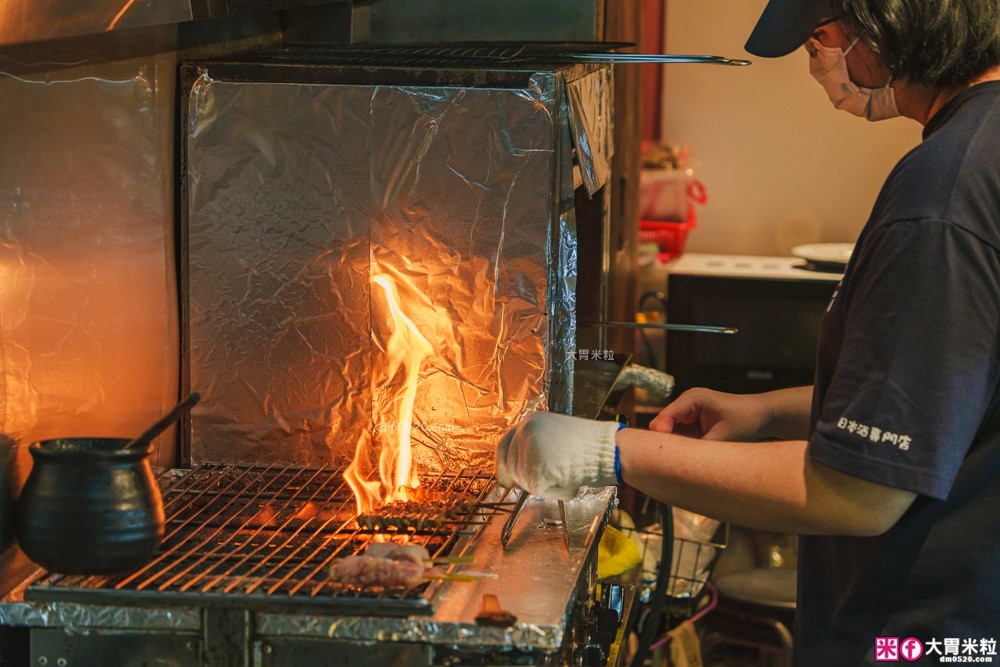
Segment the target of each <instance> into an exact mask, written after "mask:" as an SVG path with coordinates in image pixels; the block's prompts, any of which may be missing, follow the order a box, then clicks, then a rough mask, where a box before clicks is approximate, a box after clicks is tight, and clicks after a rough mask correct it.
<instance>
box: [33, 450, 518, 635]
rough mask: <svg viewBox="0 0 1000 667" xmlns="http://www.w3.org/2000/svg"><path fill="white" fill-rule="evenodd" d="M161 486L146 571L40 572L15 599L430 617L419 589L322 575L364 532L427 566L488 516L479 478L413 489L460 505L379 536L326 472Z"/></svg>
mask: <svg viewBox="0 0 1000 667" xmlns="http://www.w3.org/2000/svg"><path fill="white" fill-rule="evenodd" d="M161 484H162V485H163V500H164V509H165V511H166V516H167V524H166V533H165V536H164V540H163V543H162V545H161V547H160V549H159V551H158V552H157V554H156V556H155V557H154V558H153V560H152V561H151V562H150V563H149V564H147V565H146V566H145V567H143V568H142V569H140V570H138V571H136V572H133V573H131V574H127V575H120V576H114V577H96V576H91V577H85V576H70V575H59V574H49V575H47V576H46V577H44V578H43V579H41V580H39V581H38V582H36V583H35V584H34V585H32V586H31V587H29V589H28V590H27V591H26V594H25V596H26V598H28V599H33V600H49V601H56V600H61V601H77V602H91V603H102V604H103V603H122V604H127V603H142V604H155V605H162V604H182V605H187V606H206V605H207V606H237V607H241V608H254V609H265V610H271V611H293V610H294V611H307V610H309V611H317V612H320V611H321V612H329V613H337V614H340V613H352V614H378V615H393V614H414V613H426V614H430V613H433V608H432V606H431V604H430V602H429V599H430V593H431V591H432V589H433V588H434V586H433V584H432V583H430V582H425V583H423V584H421V585H420V586H418V587H416V588H413V589H406V590H388V589H386V590H378V589H363V588H360V587H354V586H348V585H343V584H336V583H333V582H331V581H330V580H329V578H328V575H327V570H328V567H329V565H330V563H331V562H332V561H333V560H334V559H336V558H340V557H344V556H348V555H352V554H356V553H360V552H362V551H364V549H365V548H366V547H367V545H368V543H369V542H370V541H371V540H372V539H373V534H374V533H375V532H379V534H380V535H382V536H388V537H397V536H399V535H401V534H405V535H406V538H407V540H408V541H410V542H412V543H415V544H420V545H422V546H424V547H425V548H426V549H427V550H428V552H430V554H431V556H432V557H434V558H440V557H443V556H461V555H463V554H464V552H465V551H467V550H468V548H469V546H470V545H471V543H472V539H473V538H474V537H475V535H477V534H478V533H479V531H480V530H481V529H482V526H483V525H484V524H485V522H486V521H487V520H488V519H489V517H490V516H492V515H493V514H495V513H497V512H498V511H499V506H498V505H497V504H496V503H489V502H487V500H488V497H489V494H490V492H491V491H492V490H493V489H494V487H495V481H494V478H493V476H492V474H487V473H480V472H466V471H461V472H457V473H447V474H441V475H440V476H438V477H435V478H432V479H425V480H423V486H422V489H424V490H425V493H426V494H427V495H433V496H434V497H437V498H448V499H459V500H462V501H463V505H462V507H463V510H462V511H461V514H460V515H458V516H455V515H453V514H451V515H449V517H444V516H442V517H439V518H437V519H436V520H435V521H432V522H428V523H429V525H428V527H421V528H420V529H414V528H409V529H406V530H400V529H397V528H390V529H388V531H389V532H385V531H376V530H372V529H364V528H361V527H359V525H358V523H357V521H355V513H356V506H355V500H354V495H353V493H352V492H351V490H350V487H348V486H347V485H346V483H345V482H344V479H343V470H342V469H338V468H332V467H303V466H285V467H279V466H277V465H270V466H262V465H221V464H205V465H203V466H201V467H199V468H197V469H194V470H184V471H180V470H174V471H170V472H169V473H167V475H166V476H165V479H162V480H161Z"/></svg>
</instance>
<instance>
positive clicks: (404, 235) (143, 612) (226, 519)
mask: <svg viewBox="0 0 1000 667" xmlns="http://www.w3.org/2000/svg"><path fill="white" fill-rule="evenodd" d="M180 88H181V94H182V98H183V100H184V102H185V104H184V105H183V106H184V118H183V122H182V124H181V126H180V127H181V128H182V135H183V136H182V141H181V146H182V150H181V157H182V163H181V165H180V167H181V169H180V171H181V173H182V175H183V182H182V184H181V186H180V189H181V195H182V196H181V200H182V206H181V210H180V213H179V217H180V225H179V229H180V253H181V257H180V262H179V265H180V271H179V284H180V289H179V293H180V304H179V306H180V308H179V310H180V312H181V322H180V325H181V333H182V335H181V336H180V338H181V342H180V347H181V349H180V354H179V357H180V359H179V362H180V363H179V365H180V373H181V375H182V381H181V384H182V389H184V390H188V389H197V390H198V391H199V392H201V394H202V397H203V398H202V401H201V403H199V405H198V406H197V409H196V410H195V411H193V412H192V414H191V417H190V421H189V422H187V423H186V424H185V425H184V428H183V429H181V431H182V433H181V448H180V457H179V458H180V461H179V462H180V464H181V465H182V466H183V467H180V468H177V469H170V470H168V471H167V473H166V474H165V475H163V476H162V477H161V484H162V487H163V497H164V501H165V509H166V511H167V528H166V530H167V533H166V536H165V539H164V542H163V544H162V546H161V549H160V551H159V552H158V553H157V555H156V556H155V557H154V559H153V560H152V562H150V563H149V564H148V565H146V566H145V567H143V568H141V569H140V570H138V571H136V572H133V573H128V574H125V575H120V576H114V577H80V576H72V577H71V576H63V575H59V574H55V573H48V574H45V575H44V576H43V577H42V578H41V579H39V580H37V581H34V582H32V583H31V584H30V585H29V586H28V587H27V589H26V590H25V592H24V598H25V600H26V601H27V602H28V603H29V605H28V606H27V607H20V606H19V607H16V608H15V609H13V610H8V609H6V608H0V614H8V613H17V614H23V615H24V616H22V617H21V618H20V619H19V621H18V622H19V623H20V624H24V625H36V626H40V627H41V628H42V629H40V630H38V631H37V632H35V631H34V630H33V632H35V635H36V636H33V639H32V643H33V644H36V643H37V645H38V646H39V647H42V648H40V649H39V650H40V651H46V652H47V653H51V654H52V655H55V651H57V650H58V651H62V652H65V653H67V654H74V653H73V652H74V651H75V652H76V653H75V654H74V655H77V656H78V657H80V658H81V664H88V662H87V660H88V657H93V656H98V655H103V653H102V651H104V650H105V649H106V647H107V646H115V644H114V642H119V643H120V642H122V641H124V640H123V639H122V638H123V637H128V636H137V637H139V640H137V641H141V642H145V643H146V644H149V643H150V642H154V641H159V642H161V643H160V644H159V647H160V648H161V649H162V648H164V646H166V647H167V649H168V650H167V651H166V652H167V653H169V654H170V655H171V657H172V658H173V659H174V660H175V662H176V664H179V665H188V664H198V665H201V664H212V665H216V664H218V665H222V664H226V665H229V664H250V662H251V660H253V661H255V662H254V663H253V664H258V663H259V664H265V665H296V666H297V665H299V664H307V663H306V662H305V658H303V656H308V658H309V659H311V660H312V661H313V662H312V663H311V664H334V663H335V662H336V661H337V660H338V659H339V658H340V656H341V654H342V652H343V651H344V647H345V646H349V647H350V648H351V649H357V647H358V646H360V645H362V644H363V645H364V646H365V649H366V652H367V651H368V650H369V649H371V655H372V657H371V659H370V661H369V662H367V663H360V664H372V665H375V664H390V663H391V664H400V665H407V666H409V665H426V664H445V663H454V662H455V660H456V659H457V658H455V659H452V658H449V657H448V655H446V654H447V653H448V652H456V651H457V652H463V651H464V652H467V654H468V655H473V654H475V655H476V656H477V657H476V660H479V661H480V662H481V661H482V660H491V661H492V662H489V664H503V661H504V660H503V659H502V658H494V654H496V653H503V652H505V651H509V650H510V647H512V646H518V647H521V648H522V649H523V651H522V654H521V656H520V657H517V660H521V661H522V662H523V658H524V656H525V655H528V654H531V655H534V656H536V657H537V660H535V659H534V658H532V662H531V664H551V665H555V664H561V663H562V662H564V661H568V660H569V659H571V657H572V656H573V652H574V651H575V645H576V644H575V642H577V640H578V639H579V638H577V637H575V635H574V633H576V632H577V631H578V628H579V627H583V626H584V625H585V624H584V623H582V622H578V618H577V617H578V616H581V615H584V614H587V613H588V612H589V611H590V610H591V607H592V606H593V604H594V602H593V599H592V597H591V595H590V594H591V591H592V590H593V588H594V580H593V578H594V576H595V574H596V551H597V549H596V546H597V541H598V539H599V537H600V532H601V530H602V529H603V526H604V524H605V522H606V521H607V518H608V515H609V514H610V511H611V507H612V505H613V504H614V497H615V496H614V491H613V490H612V489H605V490H603V491H600V492H597V493H594V494H591V495H588V496H586V497H583V498H581V499H578V500H577V501H574V502H572V503H567V508H566V510H567V512H566V513H567V519H568V525H569V535H570V541H569V545H568V546H569V548H567V544H566V543H565V542H564V541H563V530H562V526H561V525H557V527H555V528H552V526H553V525H554V524H555V523H556V520H557V519H558V514H557V511H556V508H555V506H554V505H552V506H551V507H550V504H547V503H545V502H542V501H540V500H538V499H534V498H532V499H530V500H529V501H528V502H527V503H526V504H525V506H524V508H525V509H524V511H523V515H522V518H521V519H520V520H519V528H520V529H519V530H518V531H517V532H516V533H515V535H514V537H513V541H512V543H511V550H510V551H509V552H508V555H505V554H504V553H503V552H501V550H500V549H499V532H500V528H501V526H500V523H501V522H499V521H496V520H491V517H492V518H495V517H497V516H506V513H505V512H504V510H505V509H507V503H508V500H507V495H508V492H507V491H506V490H504V489H501V488H499V487H497V485H496V483H495V479H494V477H493V475H492V466H493V450H494V447H495V444H496V441H497V439H498V438H499V437H500V435H501V434H502V433H503V431H504V430H506V428H507V427H509V426H510V425H511V424H512V423H513V422H514V421H516V420H517V419H518V418H519V417H520V416H521V415H522V414H524V413H525V412H527V411H529V410H532V409H545V408H549V409H553V410H556V411H562V412H566V411H569V410H570V409H571V406H572V404H573V381H574V376H573V373H574V364H573V349H574V348H573V346H574V345H575V321H576V319H575V318H576V313H575V306H576V304H575V284H576V278H577V275H576V261H577V254H576V224H577V219H576V212H575V211H574V208H573V202H574V201H575V190H576V189H577V188H578V187H584V185H583V183H584V179H585V178H586V181H587V184H586V187H587V188H588V190H589V189H590V188H591V187H592V186H593V187H597V188H599V187H600V185H601V183H599V182H595V181H594V178H595V176H594V175H595V173H596V174H599V173H600V170H597V171H595V170H594V169H592V167H594V163H597V162H603V161H605V158H606V156H607V155H608V154H609V152H610V146H609V144H608V141H609V127H610V122H609V121H610V104H611V95H610V69H609V68H607V67H604V66H595V65H575V66H571V67H528V66H525V67H523V68H522V67H518V66H511V67H505V68H504V69H503V70H502V71H494V70H484V69H476V68H456V69H454V70H445V69H437V70H429V69H420V68H416V69H408V68H407V67H405V66H401V67H392V66H386V67H371V68H369V67H350V66H346V67H344V66H338V65H336V64H335V63H306V64H303V65H301V66H300V65H296V64H295V63H294V62H288V61H287V60H286V61H283V62H281V63H280V64H276V63H274V62H268V61H267V59H266V58H264V59H255V58H254V57H253V56H247V57H246V58H242V59H241V58H236V59H232V60H228V61H220V62H206V63H193V64H188V65H185V66H184V67H183V68H182V82H181V86H180ZM574 137H575V138H577V144H578V145H576V146H575V147H574V146H571V145H570V143H571V141H573V138H574ZM584 139H585V140H584ZM599 151H602V154H601V155H600V156H599V157H601V160H600V161H598V160H596V159H593V158H594V157H595V154H596V153H597V152H599ZM592 159H593V163H590V164H586V163H587V162H588V160H592ZM605 166H606V165H605ZM581 172H585V173H586V174H587V176H586V177H584V176H582V175H581ZM597 178H598V180H599V179H600V176H598V177H597ZM590 194H594V193H593V192H591V193H590ZM593 209H594V211H601V215H605V214H606V211H605V209H604V208H603V207H600V206H595V207H593ZM589 222H590V223H592V224H589V227H590V228H592V229H595V230H599V229H603V223H602V221H600V220H595V221H589ZM407 507H410V508H418V512H419V513H420V515H421V516H420V517H419V519H418V520H417V521H414V522H409V523H407V522H402V523H400V522H395V521H393V520H391V519H392V518H393V515H394V514H398V512H400V511H403V510H401V508H407ZM435 507H452V508H454V507H458V508H459V511H458V512H457V514H456V512H454V511H442V512H441V513H439V514H438V515H436V516H435V515H433V511H434V510H433V509H432V508H435ZM420 508H423V509H420ZM429 513H431V514H429ZM380 517H383V519H380ZM386 540H391V541H394V542H400V543H403V542H408V543H413V544H418V545H421V546H424V547H426V548H427V550H428V551H429V553H430V555H431V556H432V557H434V558H442V557H448V558H449V559H451V562H452V563H454V562H455V561H454V559H457V558H461V557H468V558H469V559H471V560H473V561H474V565H473V566H471V567H470V568H468V569H471V570H474V572H468V571H467V569H466V568H465V566H464V565H460V566H456V565H453V564H452V565H447V566H445V567H444V568H443V572H442V575H443V578H430V579H428V580H427V581H426V582H423V583H421V584H419V585H418V586H416V587H414V588H410V589H404V590H396V589H390V588H384V587H377V586H376V587H364V586H358V585H352V584H349V583H348V584H343V583H338V582H333V581H331V579H330V577H329V575H328V570H329V566H330V564H331V563H334V562H335V561H336V560H337V559H339V558H343V557H347V556H351V555H356V554H360V553H363V552H364V551H365V549H367V547H368V546H369V545H370V544H371V543H372V542H377V541H386ZM464 562H465V561H463V563H464ZM449 568H450V569H449ZM463 575H466V576H465V578H463ZM498 591H499V597H500V600H501V603H504V604H507V605H512V607H511V611H513V612H514V613H515V614H516V617H517V620H516V623H515V624H514V625H512V626H511V627H509V628H503V629H497V628H489V627H485V626H481V625H479V624H477V623H476V614H477V612H478V611H479V609H480V608H481V606H482V600H483V596H484V595H486V594H491V595H497V593H498ZM40 602H42V603H45V605H46V606H45V607H44V609H45V610H46V612H45V613H48V612H47V610H48V609H56V610H57V611H58V614H59V615H69V614H76V616H75V617H74V618H73V621H72V623H73V625H74V626H75V627H77V628H90V627H94V628H101V629H107V628H113V629H114V633H112V634H114V635H115V636H114V637H111V636H110V635H107V634H102V633H99V632H98V633H94V634H93V635H90V636H87V637H86V639H85V640H81V639H80V637H78V636H76V637H73V638H71V639H67V638H66V637H65V636H63V633H60V632H58V631H50V628H49V625H50V623H51V621H50V620H49V619H48V617H46V619H44V620H38V618H37V617H35V616H32V614H36V613H41V612H39V611H38V610H39V608H36V607H34V606H31V605H34V604H37V603H40ZM192 610H193V611H192ZM106 614H111V615H112V616H113V619H112V620H109V619H108V618H107V616H106ZM165 627H166V628H170V630H171V634H174V633H175V634H176V637H174V636H170V637H166V638H165V637H163V634H165V633H163V632H162V629H163V628H165ZM152 635H156V638H155V639H154V638H153V637H152ZM387 638H389V639H387ZM36 639H37V642H36ZM316 640H322V641H316ZM383 641H384V643H385V644H391V645H392V646H391V647H389V646H386V647H382V648H373V647H380V646H381V643H382V642H383ZM69 643H72V646H68V644H69ZM432 645H433V647H434V648H433V649H432V648H431V646H432ZM175 646H176V650H174V649H175ZM188 646H195V647H204V652H205V653H206V654H207V653H208V652H209V651H210V648H211V647H214V646H226V647H230V648H228V649H227V650H231V654H230V655H228V656H226V657H219V658H217V659H215V660H214V661H210V660H209V661H205V660H201V659H200V657H199V655H198V652H197V651H195V654H194V655H190V654H191V650H190V649H189V648H187V647H188ZM46 647H55V648H52V649H51V651H49V650H48V649H47V648H46ZM445 647H447V648H445ZM199 650H200V649H199ZM114 652H116V653H122V651H120V650H119V649H117V648H115V649H114ZM403 654H406V656H407V657H406V659H402V658H398V657H397V656H398V655H403ZM463 655H464V654H463ZM483 656H490V657H488V658H486V657H483ZM462 659H463V660H464V659H465V657H463V658H462ZM359 660H360V658H359ZM470 664H477V663H475V661H473V662H472V663H470ZM519 664H520V663H519Z"/></svg>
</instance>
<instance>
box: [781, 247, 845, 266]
mask: <svg viewBox="0 0 1000 667" xmlns="http://www.w3.org/2000/svg"><path fill="white" fill-rule="evenodd" d="M852 252H854V244H853V243H810V244H809V245H799V246H795V247H794V248H792V254H793V255H795V256H796V257H801V258H802V259H804V260H806V261H809V262H816V263H817V264H847V260H849V259H850V258H851V253H852Z"/></svg>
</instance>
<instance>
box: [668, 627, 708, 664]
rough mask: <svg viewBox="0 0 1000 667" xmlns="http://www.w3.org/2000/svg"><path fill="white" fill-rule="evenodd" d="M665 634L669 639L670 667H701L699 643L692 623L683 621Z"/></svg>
mask: <svg viewBox="0 0 1000 667" xmlns="http://www.w3.org/2000/svg"><path fill="white" fill-rule="evenodd" d="M667 634H669V635H670V637H671V639H670V665H671V667H702V665H703V663H702V661H701V642H700V641H699V640H698V632H697V631H696V630H695V629H694V623H692V622H691V621H684V622H683V623H681V624H680V625H678V626H677V627H676V628H674V629H673V630H671V631H670V632H669V633H667Z"/></svg>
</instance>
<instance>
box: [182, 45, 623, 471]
mask: <svg viewBox="0 0 1000 667" xmlns="http://www.w3.org/2000/svg"><path fill="white" fill-rule="evenodd" d="M585 78H587V79H588V80H592V81H593V82H594V83H593V85H597V84H598V83H600V82H606V80H605V79H603V78H601V77H594V78H591V77H585ZM565 90H566V86H565V83H564V82H563V79H562V77H561V74H560V73H559V72H558V71H554V72H539V73H537V74H535V75H534V76H532V77H531V83H530V85H527V86H524V87H517V88H502V87H491V88H477V87H448V86H438V87H435V86H400V85H392V86H389V85H386V86H380V85H324V84H300V83H282V82H274V81H269V82H245V81H241V82H235V81H226V80H222V79H216V78H213V73H212V67H211V64H208V65H205V66H204V67H203V69H202V75H201V76H200V78H199V79H198V80H197V81H196V82H195V84H194V86H193V87H192V90H191V93H190V95H189V96H188V98H187V103H188V121H187V127H186V130H187V137H186V170H187V183H188V205H187V210H186V212H185V213H186V222H187V251H188V268H187V273H186V281H187V285H188V290H187V293H188V298H189V302H188V308H189V320H188V326H187V332H188V340H189V358H188V367H189V368H190V384H191V388H192V389H194V390H198V391H200V392H201V393H202V401H201V403H200V404H199V405H198V406H196V407H195V409H194V411H193V413H192V428H191V456H192V461H193V462H194V463H197V462H200V461H208V460H214V461H271V460H278V461H288V462H293V463H302V464H308V465H314V464H329V463H331V462H332V463H337V464H339V463H343V462H346V461H347V460H349V459H350V458H352V457H353V455H354V451H355V447H356V446H357V445H358V443H361V445H362V446H365V447H377V446H378V444H379V442H380V439H382V438H384V437H385V435H384V433H386V432H392V430H393V429H395V428H398V425H397V424H393V423H373V419H372V414H373V412H374V411H375V409H376V404H377V403H378V401H379V400H382V399H384V397H385V396H387V395H388V394H390V393H391V392H392V391H394V390H395V389H397V388H398V386H399V378H398V375H400V374H397V376H396V377H394V378H390V380H389V381H386V382H385V383H383V384H376V380H375V379H374V378H375V377H376V376H380V377H381V376H385V373H382V374H378V373H375V372H373V369H377V368H380V367H382V368H384V366H385V364H386V363H387V362H386V355H385V345H386V338H387V337H388V334H389V333H391V331H392V325H391V324H390V323H389V322H388V320H387V309H386V307H385V302H384V298H383V297H382V296H381V294H380V293H379V292H378V290H377V289H376V290H373V288H372V286H371V277H372V275H373V274H374V273H376V272H382V273H387V274H389V275H391V276H393V277H394V278H395V279H396V281H397V288H398V290H399V294H400V296H401V300H402V304H401V307H402V309H403V311H404V312H405V314H406V315H407V316H408V317H409V318H411V319H412V320H413V321H414V322H415V324H416V325H417V327H418V329H419V330H420V331H421V332H422V333H423V334H424V335H425V336H426V338H427V339H428V340H429V341H430V342H431V344H432V346H433V347H434V356H433V358H432V359H428V360H427V361H425V362H424V363H423V365H422V366H421V369H420V375H419V383H418V389H417V397H416V402H415V406H414V421H413V428H412V431H411V436H412V439H413V442H414V445H415V447H414V459H415V461H416V463H417V464H418V465H420V466H421V468H422V469H427V470H430V471H437V470H440V469H445V468H454V467H465V468H472V469H489V468H491V467H492V465H493V451H494V448H495V444H496V441H497V439H498V438H499V437H500V435H502V433H503V432H504V431H505V430H506V429H507V428H508V427H509V426H510V425H511V424H512V423H514V422H516V421H517V420H518V419H519V418H520V417H521V416H522V415H523V414H525V413H526V412H528V411H531V410H534V409H544V408H546V407H550V406H551V407H552V409H560V410H563V411H564V410H566V409H568V405H569V402H570V400H571V394H568V393H566V392H568V391H571V390H570V389H569V388H571V386H572V382H571V381H568V382H567V381H566V380H565V377H564V376H566V375H569V376H570V378H571V374H572V364H571V363H570V362H568V361H567V360H566V357H567V356H568V355H567V354H566V351H567V350H571V349H572V347H573V344H572V341H573V340H574V339H575V326H574V320H573V315H572V313H573V311H574V299H575V296H574V294H573V290H574V289H575V277H576V262H575V228H574V227H573V225H572V220H571V214H569V215H567V214H566V213H565V212H563V211H562V210H561V208H560V207H561V206H562V204H563V202H565V201H568V200H569V201H571V200H572V185H569V186H568V192H567V183H566V182H565V179H562V178H561V177H560V176H559V175H560V174H562V173H571V169H572V152H571V146H570V145H569V144H568V143H567V142H566V141H564V140H563V138H564V132H563V127H564V126H568V125H570V122H569V119H565V118H564V116H565V112H564V109H565V108H566V107H568V106H569V105H567V104H566V103H565V101H564V100H563V99H562V95H564V94H565V93H564V92H563V91H565ZM567 134H568V133H567ZM592 143H593V142H592ZM598 143H599V142H598ZM553 375H559V376H562V379H561V380H559V381H557V382H555V383H553V379H552V378H553ZM553 386H556V387H557V388H560V394H558V395H554V394H552V393H551V389H552V387H553Z"/></svg>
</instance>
